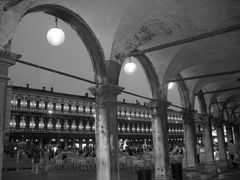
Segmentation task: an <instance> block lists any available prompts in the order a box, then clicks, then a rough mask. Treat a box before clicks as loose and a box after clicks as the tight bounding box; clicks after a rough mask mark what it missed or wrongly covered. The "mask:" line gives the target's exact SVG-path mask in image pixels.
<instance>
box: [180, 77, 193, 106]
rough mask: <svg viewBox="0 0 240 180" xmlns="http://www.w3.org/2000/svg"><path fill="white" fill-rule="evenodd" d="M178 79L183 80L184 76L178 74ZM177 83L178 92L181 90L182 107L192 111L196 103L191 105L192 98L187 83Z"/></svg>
mask: <svg viewBox="0 0 240 180" xmlns="http://www.w3.org/2000/svg"><path fill="white" fill-rule="evenodd" d="M176 78H177V79H181V78H182V76H181V75H180V74H178V75H176ZM176 83H177V85H178V90H179V94H180V99H181V103H182V106H183V107H184V108H190V109H192V108H193V104H194V102H192V103H191V100H190V97H189V91H188V88H187V86H186V84H185V82H184V81H178V82H176ZM193 99H194V98H193ZM193 101H194V100H193Z"/></svg>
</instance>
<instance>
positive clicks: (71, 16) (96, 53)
mask: <svg viewBox="0 0 240 180" xmlns="http://www.w3.org/2000/svg"><path fill="white" fill-rule="evenodd" d="M35 12H44V13H46V14H49V15H52V16H55V17H57V18H60V19H61V20H63V21H64V22H66V23H68V24H69V25H70V26H71V27H72V29H73V30H74V31H76V33H77V34H78V36H79V37H80V38H81V39H82V41H83V43H84V44H85V46H86V48H87V50H88V53H89V55H90V58H91V62H92V66H93V70H94V72H95V82H96V83H101V82H103V79H104V78H105V77H106V70H105V65H104V60H105V57H104V53H103V49H102V47H101V45H100V43H99V41H98V39H97V37H96V36H95V34H94V32H93V31H92V30H91V29H90V27H89V26H88V24H87V23H86V22H85V21H84V20H83V19H82V18H81V17H80V16H79V15H78V14H77V13H75V12H73V11H71V10H70V9H68V8H66V7H63V6H60V5H57V4H43V5H37V6H34V7H32V8H30V9H28V10H27V11H26V12H25V13H24V15H23V16H22V17H24V16H25V15H27V14H30V13H35ZM22 17H21V18H22ZM9 42H11V40H10V41H9Z"/></svg>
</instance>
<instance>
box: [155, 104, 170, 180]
mask: <svg viewBox="0 0 240 180" xmlns="http://www.w3.org/2000/svg"><path fill="white" fill-rule="evenodd" d="M168 106H169V103H168V102H166V101H154V102H153V103H152V108H153V112H152V136H153V147H154V151H153V152H154V161H155V163H154V164H155V171H154V178H155V180H170V179H172V176H171V172H170V161H169V149H168V124H167V122H168V121H167V108H168Z"/></svg>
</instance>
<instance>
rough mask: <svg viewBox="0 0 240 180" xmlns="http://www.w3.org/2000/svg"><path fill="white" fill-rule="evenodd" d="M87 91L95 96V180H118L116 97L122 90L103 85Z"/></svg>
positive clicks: (110, 85)
mask: <svg viewBox="0 0 240 180" xmlns="http://www.w3.org/2000/svg"><path fill="white" fill-rule="evenodd" d="M89 90H90V91H91V92H92V93H93V94H94V95H95V96H96V130H95V137H96V138H95V139H96V157H97V180H119V179H120V177H119V165H118V123H117V95H118V94H120V93H121V91H122V90H123V88H121V87H119V86H116V85H112V84H108V83H104V84H102V85H99V86H97V87H93V88H89Z"/></svg>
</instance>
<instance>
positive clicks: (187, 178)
mask: <svg viewBox="0 0 240 180" xmlns="http://www.w3.org/2000/svg"><path fill="white" fill-rule="evenodd" d="M183 179H184V180H200V179H201V178H200V172H199V170H198V169H195V168H187V169H183Z"/></svg>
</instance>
